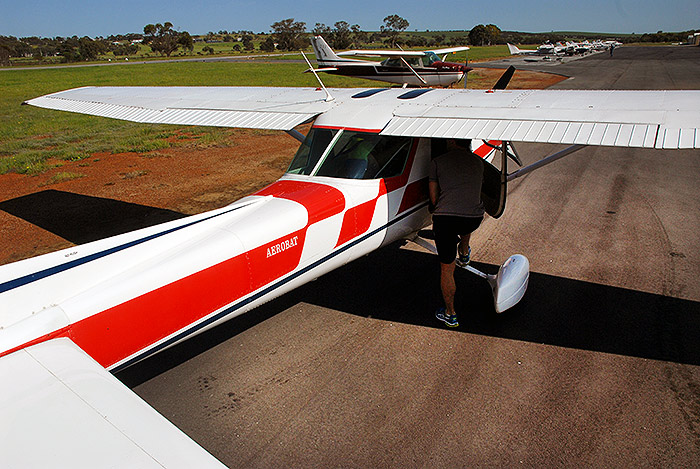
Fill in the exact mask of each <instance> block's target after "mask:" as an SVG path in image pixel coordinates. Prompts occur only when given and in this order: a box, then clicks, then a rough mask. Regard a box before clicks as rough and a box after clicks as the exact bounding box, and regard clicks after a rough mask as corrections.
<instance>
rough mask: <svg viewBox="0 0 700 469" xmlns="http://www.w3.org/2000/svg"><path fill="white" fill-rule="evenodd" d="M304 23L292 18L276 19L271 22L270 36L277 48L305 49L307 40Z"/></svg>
mask: <svg viewBox="0 0 700 469" xmlns="http://www.w3.org/2000/svg"><path fill="white" fill-rule="evenodd" d="M305 34H306V23H304V22H303V21H294V18H287V19H286V20H282V21H278V22H276V23H273V24H272V36H273V38H274V39H273V40H274V42H276V43H277V49H279V50H299V49H305V48H306V46H307V45H308V44H307V42H308V40H307V39H306V37H305Z"/></svg>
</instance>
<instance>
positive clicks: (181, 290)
mask: <svg viewBox="0 0 700 469" xmlns="http://www.w3.org/2000/svg"><path fill="white" fill-rule="evenodd" d="M305 235H306V228H304V229H302V230H299V231H297V232H295V233H291V234H289V235H286V236H284V237H281V238H279V239H276V240H274V241H272V242H270V243H266V244H264V245H262V246H260V247H257V248H254V249H251V250H250V251H248V252H246V253H244V254H240V255H238V256H235V257H233V258H231V259H229V260H227V261H224V262H221V263H220V264H216V265H213V266H211V267H209V268H207V269H204V270H202V271H200V272H197V273H195V274H192V275H189V276H187V277H183V278H181V279H179V280H177V281H175V282H173V283H170V284H168V285H165V286H163V287H160V288H157V289H155V290H153V291H150V292H148V293H146V294H144V295H141V296H138V297H136V298H133V299H131V300H129V301H126V302H124V303H122V304H120V305H117V306H114V307H112V308H109V309H107V310H105V311H102V312H101V313H99V314H95V315H93V316H90V317H88V318H85V319H83V320H82V321H78V322H77V323H75V324H73V325H72V326H71V328H70V337H71V338H72V339H73V341H74V342H75V343H76V344H78V345H79V346H80V347H81V348H82V349H83V350H85V352H87V353H88V354H89V355H90V356H91V357H92V358H94V359H95V360H97V361H98V362H99V363H100V364H101V365H102V366H105V367H109V366H112V365H114V364H115V363H118V362H119V361H121V360H123V359H124V358H127V357H129V356H131V355H133V354H135V353H137V352H138V351H140V350H143V349H145V348H147V347H149V346H150V345H152V344H154V343H156V342H158V341H159V340H162V339H164V338H166V337H168V336H170V335H171V334H173V333H175V332H177V331H180V330H182V329H184V328H186V327H187V326H188V325H190V324H192V323H194V322H196V321H199V320H200V319H203V318H204V317H206V316H208V315H209V314H211V313H213V312H214V311H217V310H220V309H221V308H223V307H225V306H227V305H230V304H231V303H234V302H236V301H238V300H239V299H241V298H242V297H244V296H246V295H248V294H250V293H252V292H254V291H256V290H257V289H259V288H261V287H263V286H265V285H267V284H268V283H270V282H272V281H273V280H275V279H277V278H279V277H281V276H283V275H285V274H287V273H289V272H291V271H292V270H294V269H295V268H296V267H297V266H298V265H299V261H300V259H301V253H302V250H303V246H304V238H305Z"/></svg>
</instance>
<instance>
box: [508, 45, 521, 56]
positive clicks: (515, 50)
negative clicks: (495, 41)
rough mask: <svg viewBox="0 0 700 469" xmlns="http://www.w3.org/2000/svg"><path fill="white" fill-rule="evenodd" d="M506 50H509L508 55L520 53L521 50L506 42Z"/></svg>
mask: <svg viewBox="0 0 700 469" xmlns="http://www.w3.org/2000/svg"><path fill="white" fill-rule="evenodd" d="M508 51H509V52H510V55H519V54H522V52H523V51H521V50H520V49H518V48H517V47H515V46H514V45H513V44H510V43H508Z"/></svg>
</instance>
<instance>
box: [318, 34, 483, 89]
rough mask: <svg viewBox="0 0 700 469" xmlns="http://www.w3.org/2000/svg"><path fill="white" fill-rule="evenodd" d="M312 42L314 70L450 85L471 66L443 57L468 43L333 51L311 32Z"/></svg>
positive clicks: (401, 82)
mask: <svg viewBox="0 0 700 469" xmlns="http://www.w3.org/2000/svg"><path fill="white" fill-rule="evenodd" d="M311 44H312V45H313V48H314V53H315V54H316V62H317V63H318V66H319V67H320V68H317V69H316V70H315V71H317V72H325V73H330V74H333V75H345V76H351V77H356V78H364V79H367V80H378V81H384V82H388V83H398V84H405V85H412V86H449V85H451V84H453V83H456V82H458V81H459V80H461V79H462V77H464V75H465V74H466V73H468V72H469V70H471V68H469V67H467V66H466V64H459V63H454V62H445V61H444V60H445V59H446V57H447V54H454V53H457V52H462V51H465V50H469V48H468V47H450V48H446V49H435V50H426V51H402V50H374V49H372V50H351V51H346V52H339V53H337V54H336V53H335V52H334V51H333V49H331V47H330V46H329V45H328V44H327V43H326V41H325V40H324V39H323V38H322V37H321V36H314V37H313V38H312V39H311ZM440 55H442V56H443V58H442V60H441V59H440V57H438V56H440ZM347 56H356V57H387V59H386V60H384V61H382V62H373V61H370V60H357V59H346V58H343V57H347ZM309 71H310V70H309Z"/></svg>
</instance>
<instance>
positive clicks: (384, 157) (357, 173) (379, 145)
mask: <svg viewBox="0 0 700 469" xmlns="http://www.w3.org/2000/svg"><path fill="white" fill-rule="evenodd" d="M410 145H411V139H410V138H406V137H385V136H381V135H378V134H370V133H365V132H352V131H344V132H343V135H341V136H340V138H338V140H337V141H336V142H335V144H334V145H333V148H332V149H331V151H330V152H329V153H328V156H326V159H325V160H324V161H323V164H322V165H321V167H320V168H319V170H318V173H317V175H318V176H331V177H339V178H347V179H376V178H380V177H391V176H397V175H399V174H401V172H402V171H403V168H404V166H405V164H406V159H407V158H408V151H409V149H410Z"/></svg>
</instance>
